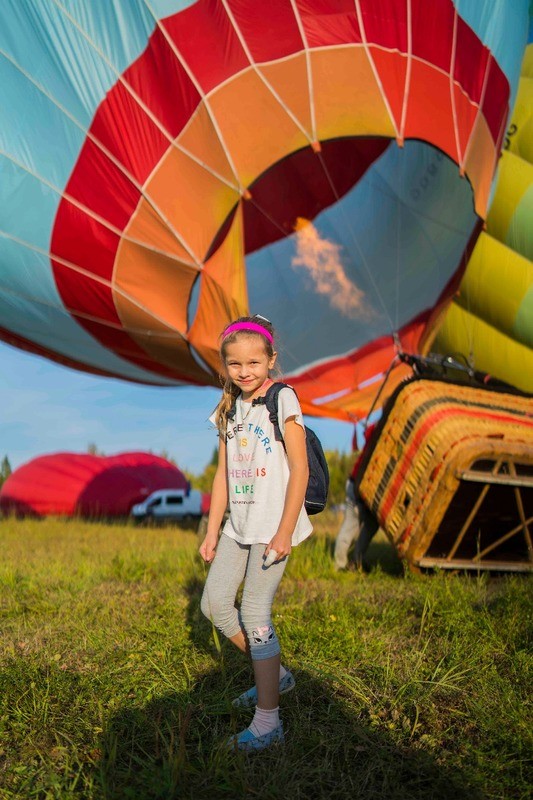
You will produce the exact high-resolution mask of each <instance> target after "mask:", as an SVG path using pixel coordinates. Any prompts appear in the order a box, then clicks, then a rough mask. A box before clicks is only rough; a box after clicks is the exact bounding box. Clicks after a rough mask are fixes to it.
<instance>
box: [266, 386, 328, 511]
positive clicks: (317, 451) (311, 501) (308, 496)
mask: <svg viewBox="0 0 533 800" xmlns="http://www.w3.org/2000/svg"><path fill="white" fill-rule="evenodd" d="M285 387H288V388H289V389H292V391H293V392H294V389H293V388H292V386H289V384H288V383H280V382H278V383H273V384H272V386H269V387H268V389H267V390H266V393H265V395H264V397H258V398H256V400H254V403H255V404H259V403H264V404H265V405H266V407H267V411H268V413H269V416H270V422H271V423H272V425H273V426H274V433H275V436H276V440H277V441H278V442H281V443H282V444H283V447H285V442H284V441H283V436H282V435H281V430H280V427H279V422H278V394H279V393H280V392H281V390H282V389H284V388H285ZM295 394H296V392H295ZM305 446H306V448H307V463H308V465H309V481H308V483H307V489H306V492H305V510H306V511H307V513H308V514H318V513H319V512H320V511H323V510H324V508H325V507H326V501H327V499H328V489H329V470H328V465H327V461H326V457H325V456H324V451H323V449H322V445H321V444H320V439H319V438H318V436H317V435H316V433H315V432H314V431H312V430H311V428H308V427H307V425H306V426H305Z"/></svg>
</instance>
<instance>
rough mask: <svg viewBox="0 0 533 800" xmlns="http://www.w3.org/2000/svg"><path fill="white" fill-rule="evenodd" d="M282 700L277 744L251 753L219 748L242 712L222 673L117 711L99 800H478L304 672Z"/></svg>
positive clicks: (451, 774)
mask: <svg viewBox="0 0 533 800" xmlns="http://www.w3.org/2000/svg"><path fill="white" fill-rule="evenodd" d="M295 677H296V680H297V688H296V690H295V691H294V692H292V693H291V694H289V695H287V696H286V697H283V698H282V701H281V706H282V708H281V711H282V717H283V720H284V725H285V731H286V744H285V746H283V747H282V746H279V745H278V746H274V747H272V748H271V749H269V750H266V751H264V752H262V753H259V754H255V755H253V756H252V755H245V754H242V753H239V752H231V751H227V750H226V748H225V744H224V743H225V741H226V739H227V737H228V735H230V734H231V733H233V732H237V731H239V730H240V729H242V728H243V727H245V726H246V725H247V724H248V722H249V719H250V713H244V714H242V713H241V714H238V713H237V712H234V711H233V710H232V709H231V704H230V699H229V697H230V695H229V692H228V688H229V687H231V688H232V689H233V694H232V696H234V693H236V692H240V691H242V689H243V688H244V685H243V684H241V685H240V686H236V685H235V686H231V684H232V683H233V680H232V679H228V674H226V675H224V674H223V672H222V671H216V672H215V671H213V672H209V673H208V674H206V675H204V676H203V677H202V678H201V679H200V680H199V681H198V683H196V684H195V685H192V686H191V687H190V689H189V690H188V691H187V692H186V693H182V694H180V693H168V694H166V695H163V696H161V697H158V698H155V699H153V700H151V701H150V702H148V703H146V704H144V705H132V706H130V707H127V708H123V709H121V710H120V711H118V712H117V713H116V714H115V715H114V716H113V717H112V718H111V720H110V721H109V723H108V725H107V728H106V730H105V732H104V734H103V745H102V759H101V764H100V782H101V786H102V792H103V796H104V797H106V798H109V800H124V798H136V800H148V799H149V798H154V800H155V799H156V798H157V799H159V798H161V799H162V798H191V800H202V798H211V800H217V798H232V800H235V799H236V798H244V797H261V798H273V799H274V798H280V799H281V798H283V800H286V798H317V799H318V798H335V800H342V799H343V798H350V799H351V800H353V798H359V797H361V798H363V797H364V798H366V799H367V800H368V799H371V798H375V799H376V800H377V798H380V800H382V799H383V798H387V800H418V799H420V800H430V799H431V800H449V798H451V797H453V798H454V800H463V799H464V800H481V797H482V795H480V794H479V793H478V792H477V790H476V789H475V787H473V786H471V785H469V784H468V782H467V780H466V778H465V776H464V775H462V774H461V773H460V772H458V771H452V770H449V769H445V768H443V767H442V766H440V765H439V764H437V763H436V761H435V759H434V758H433V757H432V756H431V755H429V754H428V753H426V752H424V751H421V750H415V749H411V748H405V747H400V746H398V745H397V744H396V743H395V742H394V741H393V739H392V736H388V735H387V734H384V733H382V732H376V731H375V730H373V729H371V727H370V725H369V724H366V723H365V720H364V719H361V718H360V717H359V716H357V715H356V714H355V713H353V712H352V711H351V710H350V708H349V707H348V705H347V704H346V703H345V702H344V701H343V700H342V698H338V697H336V696H335V695H334V694H333V692H332V690H331V689H330V688H329V687H328V686H327V685H325V684H324V683H323V682H322V681H320V680H317V679H316V678H315V677H314V676H312V675H310V674H309V673H308V672H306V671H302V670H300V671H298V670H295Z"/></svg>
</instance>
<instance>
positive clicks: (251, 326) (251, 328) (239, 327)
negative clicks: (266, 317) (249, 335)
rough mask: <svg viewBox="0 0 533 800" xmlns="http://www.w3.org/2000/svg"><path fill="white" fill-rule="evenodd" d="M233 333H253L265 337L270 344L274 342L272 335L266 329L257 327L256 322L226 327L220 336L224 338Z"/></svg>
mask: <svg viewBox="0 0 533 800" xmlns="http://www.w3.org/2000/svg"><path fill="white" fill-rule="evenodd" d="M234 331H253V332H254V333H262V334H263V336H265V337H266V338H267V339H268V341H269V342H270V344H272V343H273V342H274V339H273V338H272V334H271V333H270V332H269V331H267V329H266V328H263V326H262V325H258V324H257V322H234V323H233V325H228V327H227V328H226V329H225V331H224V333H223V334H222V338H224V339H225V338H226V336H228V335H229V334H230V333H233V332H234Z"/></svg>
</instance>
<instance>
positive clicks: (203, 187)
mask: <svg viewBox="0 0 533 800" xmlns="http://www.w3.org/2000/svg"><path fill="white" fill-rule="evenodd" d="M527 10H528V0H498V2H493V0H486V2H485V1H484V0H460V2H459V0H456V2H452V0H432V2H431V3H428V2H427V0H379V2H377V1H376V0H271V1H270V2H268V3H263V2H257V0H198V1H197V2H194V3H191V2H187V0H90V2H89V0H4V2H3V4H2V25H1V26H0V86H1V89H0V92H1V97H0V99H1V102H0V158H1V169H2V182H1V185H0V192H1V199H2V202H1V204H0V208H1V211H0V215H1V216H0V326H1V330H0V335H1V336H2V337H3V338H4V339H5V340H6V341H8V342H10V343H11V344H14V345H17V346H19V347H23V348H26V349H29V350H32V351H33V352H37V353H41V354H42V355H45V356H48V357H50V358H53V359H55V360H57V361H60V362H62V363H64V364H68V365H70V366H74V367H77V368H80V369H85V370H89V371H92V372H96V373H99V374H104V375H110V376H115V377H120V378H124V379H127V380H131V381H138V382H144V383H154V384H161V385H179V384H184V383H186V384H197V385H218V377H217V371H218V369H219V363H218V355H217V350H218V337H219V334H220V331H221V330H222V329H223V327H224V325H225V324H226V323H227V322H228V321H229V320H230V319H232V318H233V317H235V316H237V315H240V314H244V313H248V312H249V311H251V312H252V313H260V314H262V315H264V316H266V317H268V318H269V319H271V320H272V321H273V323H274V324H275V326H276V328H277V331H278V333H279V336H280V342H281V343H282V347H281V353H280V356H281V364H282V367H283V369H284V372H285V375H286V377H287V378H288V379H289V380H290V382H291V383H292V384H293V385H294V386H295V387H296V388H297V389H298V392H299V394H300V397H301V399H302V405H303V406H304V409H305V410H306V411H307V412H308V413H313V414H317V415H320V414H323V415H330V416H334V417H338V418H340V419H356V418H358V417H360V416H363V415H364V414H366V412H367V411H368V408H369V405H370V404H371V403H372V402H373V399H374V398H375V395H376V392H377V390H378V389H379V387H380V385H381V384H382V381H383V376H384V374H385V373H386V372H387V370H388V368H389V366H390V364H391V362H392V360H393V358H394V356H395V354H396V353H397V352H398V350H400V349H403V350H405V351H408V352H418V351H420V350H421V349H423V348H424V347H425V346H426V345H427V342H428V341H429V339H430V338H431V336H432V335H433V333H434V326H435V320H436V319H437V317H438V316H439V313H440V312H441V311H442V307H443V304H445V303H446V302H447V301H448V300H449V298H450V297H451V295H452V294H453V291H454V289H455V288H456V284H457V281H458V280H459V276H460V274H461V272H462V269H463V266H464V263H465V259H466V258H467V256H468V254H469V253H470V251H471V248H472V246H473V244H474V243H475V240H476V238H477V236H478V234H479V231H480V229H481V226H482V221H483V220H484V219H485V217H486V210H487V206H488V203H489V197H490V191H491V183H492V179H493V175H494V171H495V167H496V164H497V160H498V156H499V153H500V150H501V146H502V143H503V141H504V136H505V133H506V129H507V121H508V114H509V108H510V104H511V103H512V100H513V92H514V90H515V87H516V84H517V81H518V76H519V71H520V62H521V60H522V54H523V50H524V47H525V44H526V39H527ZM405 369H406V368H405V367H396V368H395V369H394V370H393V371H392V374H391V377H390V380H389V381H388V383H387V391H390V390H392V388H393V387H394V385H395V384H396V383H397V382H398V380H399V379H400V378H401V377H402V376H403V375H404V374H405Z"/></svg>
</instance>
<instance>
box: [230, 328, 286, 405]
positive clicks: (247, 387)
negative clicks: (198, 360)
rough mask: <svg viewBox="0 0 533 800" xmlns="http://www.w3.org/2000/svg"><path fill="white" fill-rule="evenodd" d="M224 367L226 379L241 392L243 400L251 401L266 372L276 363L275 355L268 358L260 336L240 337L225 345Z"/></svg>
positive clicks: (262, 382) (264, 378)
mask: <svg viewBox="0 0 533 800" xmlns="http://www.w3.org/2000/svg"><path fill="white" fill-rule="evenodd" d="M225 350H226V358H225V365H226V371H227V373H228V377H229V379H230V381H231V382H232V383H234V384H235V386H238V387H239V389H240V390H241V392H242V396H243V399H244V400H251V399H252V398H253V397H254V396H255V393H256V392H258V390H259V389H260V388H261V387H262V385H263V384H264V382H265V381H266V379H267V378H268V371H269V370H270V369H272V367H273V366H274V364H275V363H276V356H277V353H274V354H273V356H272V358H270V357H269V355H268V353H267V351H266V348H265V345H264V342H263V341H262V337H261V336H254V335H253V334H252V336H240V337H239V338H238V339H237V341H236V342H233V343H232V344H228V345H226V348H225Z"/></svg>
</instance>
